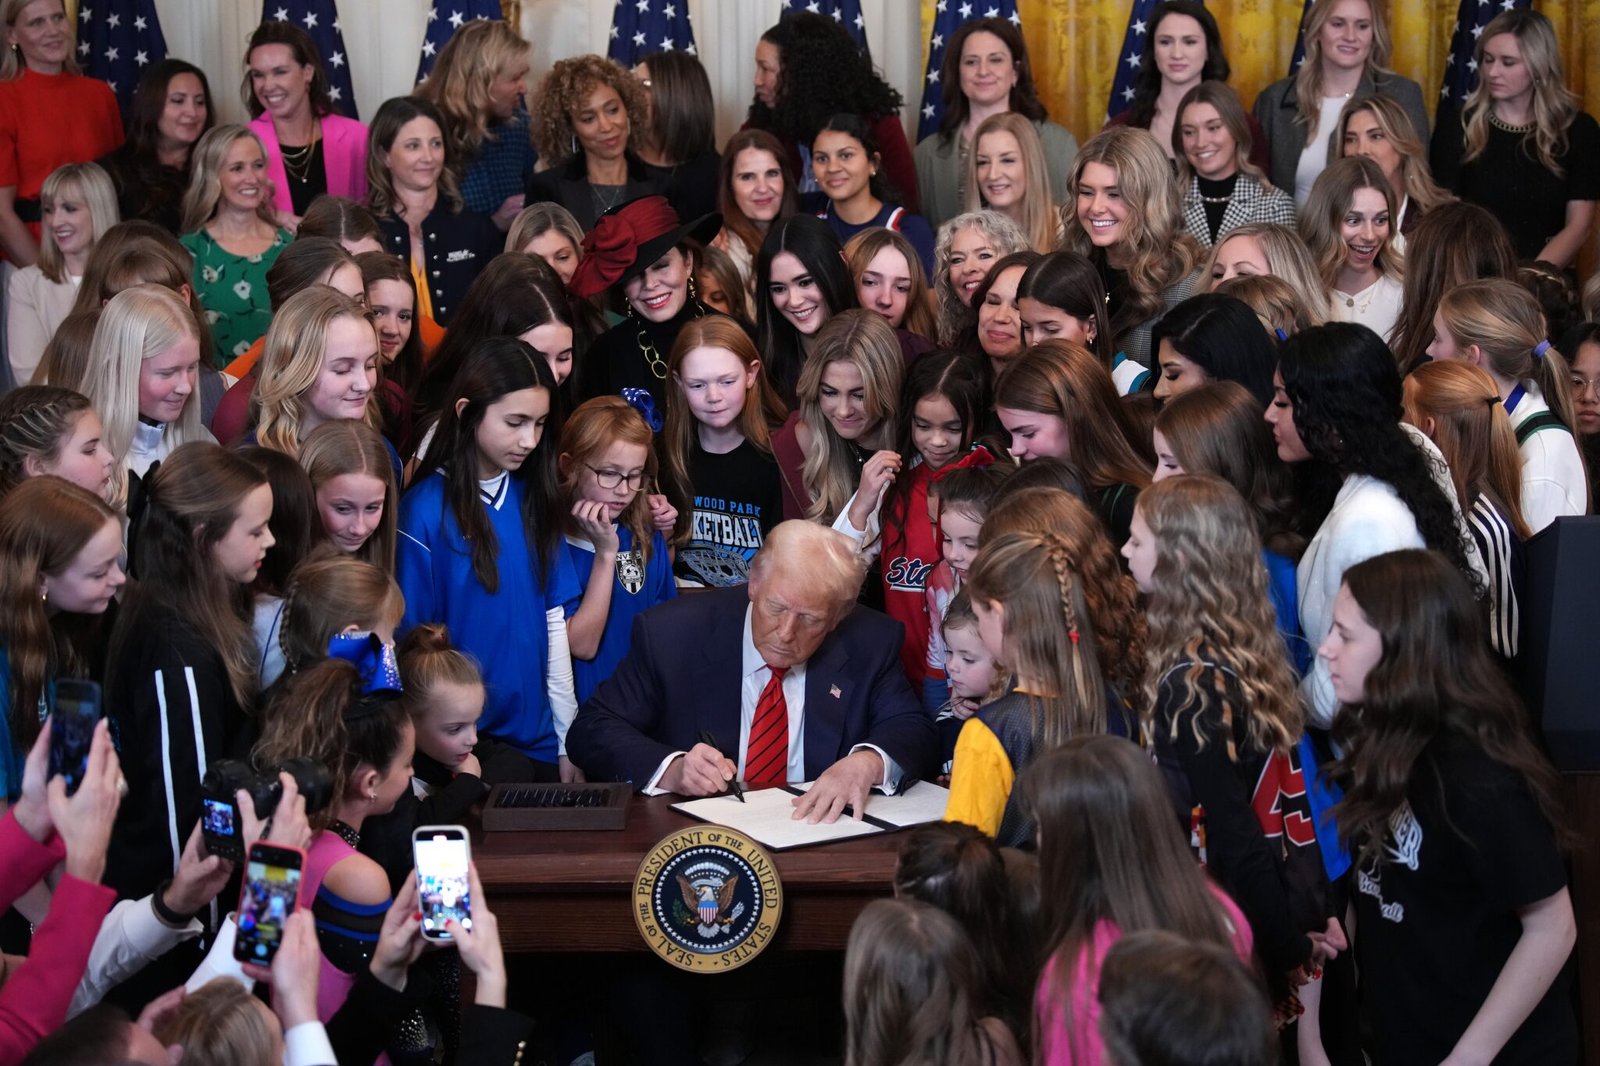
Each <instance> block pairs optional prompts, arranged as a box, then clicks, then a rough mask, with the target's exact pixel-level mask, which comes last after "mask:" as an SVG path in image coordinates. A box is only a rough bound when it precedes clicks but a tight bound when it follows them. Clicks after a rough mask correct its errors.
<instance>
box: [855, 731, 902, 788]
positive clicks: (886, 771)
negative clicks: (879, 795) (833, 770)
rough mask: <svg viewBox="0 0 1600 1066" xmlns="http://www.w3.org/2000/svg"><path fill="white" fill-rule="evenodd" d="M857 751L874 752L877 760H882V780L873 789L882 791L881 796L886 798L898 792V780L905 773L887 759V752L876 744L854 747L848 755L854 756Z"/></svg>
mask: <svg viewBox="0 0 1600 1066" xmlns="http://www.w3.org/2000/svg"><path fill="white" fill-rule="evenodd" d="M858 751H871V752H876V753H877V755H878V758H880V759H882V760H883V780H882V781H879V782H878V783H877V784H875V785H874V786H873V787H874V788H881V789H882V790H883V794H884V795H886V796H892V795H894V794H895V793H896V792H897V791H899V789H900V778H901V776H902V775H903V774H904V773H905V771H903V770H901V769H900V764H899V763H897V762H895V761H894V760H893V759H891V758H889V753H888V752H886V751H884V750H883V749H882V748H880V747H878V745H876V744H857V745H856V746H855V747H853V748H851V749H850V754H851V755H854V754H855V753H856V752H858Z"/></svg>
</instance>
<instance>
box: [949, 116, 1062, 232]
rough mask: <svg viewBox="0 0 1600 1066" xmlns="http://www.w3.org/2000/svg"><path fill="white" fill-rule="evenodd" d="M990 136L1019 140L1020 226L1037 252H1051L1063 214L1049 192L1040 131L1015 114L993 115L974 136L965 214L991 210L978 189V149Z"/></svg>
mask: <svg viewBox="0 0 1600 1066" xmlns="http://www.w3.org/2000/svg"><path fill="white" fill-rule="evenodd" d="M991 133H1009V134H1011V136H1013V137H1015V138H1016V139H1017V151H1018V152H1019V153H1020V154H1021V155H1022V174H1023V181H1024V182H1025V183H1026V185H1027V188H1026V189H1025V190H1024V194H1023V199H1022V205H1021V206H1022V218H1021V220H1020V221H1018V223H1017V224H1018V225H1019V226H1020V227H1021V228H1022V232H1023V233H1025V234H1027V235H1028V243H1029V244H1030V245H1032V246H1033V250H1034V251H1036V252H1040V253H1044V252H1049V251H1052V250H1053V249H1054V248H1055V246H1056V241H1057V239H1058V237H1059V234H1060V232H1061V229H1060V227H1061V213H1060V209H1059V208H1058V207H1057V206H1056V203H1055V197H1054V195H1053V194H1052V192H1051V190H1050V168H1049V165H1048V161H1047V160H1046V159H1045V155H1044V144H1043V142H1041V141H1040V140H1039V130H1038V128H1037V127H1035V126H1034V124H1033V123H1032V122H1029V121H1028V120H1027V118H1025V117H1024V116H1022V115H1020V114H1018V113H1017V112H1015V111H1002V112H1001V113H1000V114H998V115H990V116H989V117H988V118H986V119H984V120H983V122H982V123H980V124H979V126H978V128H977V129H976V130H975V131H974V132H973V134H972V147H970V148H969V149H968V150H967V163H966V185H965V187H966V190H967V199H966V202H965V203H963V204H962V205H961V208H962V210H963V211H977V210H979V209H980V208H987V207H989V205H988V204H986V203H984V201H983V193H982V191H980V190H979V188H978V145H979V144H981V143H983V139H984V137H986V136H988V135H989V134H991ZM989 209H990V210H999V209H998V208H989Z"/></svg>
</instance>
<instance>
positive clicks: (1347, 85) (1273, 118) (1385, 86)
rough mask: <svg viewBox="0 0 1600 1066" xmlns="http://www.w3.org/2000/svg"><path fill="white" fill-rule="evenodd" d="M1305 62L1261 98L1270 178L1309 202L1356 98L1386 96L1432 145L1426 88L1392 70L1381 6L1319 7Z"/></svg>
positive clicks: (1310, 18)
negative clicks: (1342, 120)
mask: <svg viewBox="0 0 1600 1066" xmlns="http://www.w3.org/2000/svg"><path fill="white" fill-rule="evenodd" d="M1305 45H1306V58H1305V62H1304V63H1303V64H1301V66H1300V70H1299V71H1298V72H1297V73H1296V74H1294V75H1293V76H1292V77H1288V78H1284V79H1283V80H1281V81H1276V82H1273V83H1272V84H1271V85H1269V86H1267V87H1266V88H1265V89H1263V90H1262V92H1261V95H1260V96H1258V97H1256V105H1255V108H1254V112H1255V117H1256V121H1257V122H1259V123H1260V124H1261V128H1262V129H1263V130H1265V131H1266V133H1267V145H1268V148H1269V149H1270V154H1271V158H1272V166H1271V169H1270V170H1269V171H1268V172H1267V176H1268V177H1270V178H1271V179H1272V183H1273V184H1274V185H1276V186H1277V187H1278V188H1280V189H1283V190H1284V191H1286V192H1291V193H1293V195H1294V201H1295V203H1297V204H1303V203H1305V200H1306V196H1307V194H1308V193H1310V191H1311V185H1312V183H1313V182H1315V181H1316V180H1317V175H1318V174H1321V173H1322V171H1323V168H1324V167H1326V166H1327V165H1328V163H1329V161H1330V160H1333V159H1338V158H1339V147H1338V145H1336V144H1334V143H1333V138H1334V136H1335V135H1336V133H1337V129H1338V121H1337V120H1338V117H1339V112H1340V110H1341V109H1342V108H1343V107H1344V105H1345V104H1346V102H1348V101H1349V100H1351V99H1357V100H1359V99H1364V98H1366V97H1369V96H1387V97H1390V98H1392V99H1394V100H1396V101H1398V102H1399V103H1400V104H1401V106H1403V107H1404V108H1405V111H1406V114H1408V115H1410V116H1411V121H1412V123H1413V124H1414V125H1415V126H1416V128H1417V138H1418V140H1420V141H1421V142H1422V143H1424V144H1426V143H1427V142H1428V112H1427V111H1426V110H1425V109H1424V108H1423V106H1422V88H1421V87H1420V86H1419V85H1417V83H1416V82H1414V81H1412V80H1411V79H1410V78H1405V77H1402V76H1400V75H1399V74H1396V73H1394V72H1393V71H1392V70H1389V69H1388V63H1389V55H1390V51H1391V42H1390V38H1389V25H1388V13H1387V11H1386V10H1385V9H1384V6H1383V2H1382V0H1316V3H1315V4H1313V5H1312V7H1311V10H1310V12H1309V13H1307V15H1306V27H1305Z"/></svg>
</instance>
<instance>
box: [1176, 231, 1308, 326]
mask: <svg viewBox="0 0 1600 1066" xmlns="http://www.w3.org/2000/svg"><path fill="white" fill-rule="evenodd" d="M1235 237H1249V238H1250V239H1251V240H1253V241H1255V242H1256V244H1257V245H1258V246H1259V247H1260V248H1261V254H1262V255H1264V256H1266V259H1267V266H1269V267H1271V268H1272V274H1273V275H1274V276H1276V277H1280V278H1282V279H1283V280H1284V281H1286V282H1288V283H1289V284H1290V285H1292V286H1293V287H1294V291H1295V292H1296V293H1298V294H1299V296H1300V299H1301V300H1302V301H1304V302H1305V305H1306V317H1307V318H1308V319H1310V321H1311V324H1312V325H1313V326H1320V325H1321V324H1322V323H1324V322H1326V321H1327V320H1328V313H1329V310H1330V308H1329V307H1328V288H1327V286H1326V285H1325V284H1324V283H1323V281H1322V272H1321V271H1319V270H1318V269H1317V263H1316V260H1314V259H1313V258H1312V257H1311V249H1309V248H1307V247H1306V242H1305V241H1304V240H1302V239H1301V238H1300V234H1299V233H1297V232H1296V231H1295V230H1294V228H1293V227H1291V226H1280V225H1277V224H1276V223H1272V222H1246V223H1245V224H1244V225H1242V226H1239V227H1237V228H1235V229H1231V230H1229V231H1228V232H1227V233H1224V234H1223V235H1222V236H1221V237H1219V238H1217V243H1216V244H1214V245H1212V246H1211V255H1210V256H1209V257H1207V259H1206V264H1205V266H1204V268H1202V270H1201V278H1202V279H1206V278H1209V279H1212V280H1211V281H1204V280H1203V281H1202V284H1210V285H1212V291H1216V290H1215V284H1214V282H1215V278H1216V275H1215V273H1214V271H1215V270H1216V268H1217V260H1218V259H1219V258H1220V257H1221V255H1222V246H1223V245H1225V244H1227V243H1228V242H1229V241H1231V240H1233V239H1234V238H1235Z"/></svg>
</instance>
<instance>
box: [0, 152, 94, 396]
mask: <svg viewBox="0 0 1600 1066" xmlns="http://www.w3.org/2000/svg"><path fill="white" fill-rule="evenodd" d="M39 210H40V214H41V216H42V217H43V219H44V225H43V227H42V228H41V230H40V233H39V261H38V262H37V263H34V264H33V265H32V266H25V267H23V268H22V269H21V270H18V271H17V272H16V273H14V274H12V275H11V280H10V281H9V282H7V283H6V357H7V358H8V359H10V360H11V374H12V380H13V381H15V382H17V383H19V384H26V383H27V382H29V381H31V380H33V372H34V370H35V369H37V368H38V366H39V359H40V357H41V356H43V355H44V349H45V345H47V344H49V343H50V337H51V335H53V334H54V333H55V331H56V327H57V326H59V325H61V321H62V319H64V318H66V317H67V315H68V314H70V313H71V311H72V305H73V301H74V300H76V299H77V296H78V283H79V282H80V281H81V280H82V278H83V274H84V271H85V270H86V269H87V268H88V263H89V253H90V252H91V251H92V250H93V249H94V245H95V242H96V241H98V240H99V239H100V238H101V237H103V236H104V235H105V232H106V230H108V229H110V228H111V227H112V226H114V225H116V224H117V221H118V219H119V216H118V214H117V191H116V188H115V187H114V186H113V185H112V184H111V178H110V176H109V175H108V174H106V172H105V171H104V170H102V169H101V168H100V167H99V166H98V165H96V164H94V163H69V164H67V165H66V166H64V167H57V168H56V169H55V170H53V171H51V173H50V176H49V177H48V178H45V179H44V186H43V187H42V188H41V189H40V191H39Z"/></svg>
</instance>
